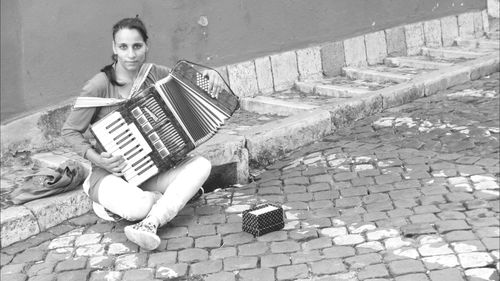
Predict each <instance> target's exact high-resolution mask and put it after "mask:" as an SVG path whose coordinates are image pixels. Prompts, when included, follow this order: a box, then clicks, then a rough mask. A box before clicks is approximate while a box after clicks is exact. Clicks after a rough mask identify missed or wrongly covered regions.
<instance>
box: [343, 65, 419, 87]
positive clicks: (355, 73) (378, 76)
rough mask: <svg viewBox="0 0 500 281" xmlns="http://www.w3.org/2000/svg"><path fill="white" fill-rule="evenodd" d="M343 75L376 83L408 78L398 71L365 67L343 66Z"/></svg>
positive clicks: (397, 81)
mask: <svg viewBox="0 0 500 281" xmlns="http://www.w3.org/2000/svg"><path fill="white" fill-rule="evenodd" d="M343 72H344V74H345V76H347V77H349V78H351V79H360V80H369V81H373V82H377V83H384V82H396V83H402V82H406V81H408V80H410V78H409V77H408V76H407V75H402V74H399V73H391V72H382V71H377V70H372V69H367V68H355V67H344V69H343Z"/></svg>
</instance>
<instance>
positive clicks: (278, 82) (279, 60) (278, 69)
mask: <svg viewBox="0 0 500 281" xmlns="http://www.w3.org/2000/svg"><path fill="white" fill-rule="evenodd" d="M271 67H272V72H273V80H274V89H275V90H276V91H283V90H287V89H290V88H291V87H293V85H294V83H295V81H297V80H298V77H299V72H298V68H297V55H296V54H295V52H294V51H289V52H284V53H281V54H276V55H272V56H271Z"/></svg>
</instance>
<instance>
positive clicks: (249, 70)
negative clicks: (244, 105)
mask: <svg viewBox="0 0 500 281" xmlns="http://www.w3.org/2000/svg"><path fill="white" fill-rule="evenodd" d="M227 72H228V77H229V83H230V85H231V89H232V90H233V92H234V94H235V95H237V96H239V97H253V96H255V95H256V94H257V93H258V91H259V87H258V86H257V74H256V72H255V64H254V62H253V61H246V62H242V63H238V64H232V65H229V66H227Z"/></svg>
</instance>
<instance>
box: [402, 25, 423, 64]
mask: <svg viewBox="0 0 500 281" xmlns="http://www.w3.org/2000/svg"><path fill="white" fill-rule="evenodd" d="M404 29H405V39H406V52H407V54H408V55H409V56H411V55H418V54H420V51H421V50H420V48H422V46H424V45H425V39H424V28H423V24H422V23H421V22H417V23H412V24H407V25H405V26H404Z"/></svg>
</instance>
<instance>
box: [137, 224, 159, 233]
mask: <svg viewBox="0 0 500 281" xmlns="http://www.w3.org/2000/svg"><path fill="white" fill-rule="evenodd" d="M133 227H134V229H137V230H142V231H148V232H152V233H156V226H155V225H154V224H152V223H150V222H140V223H138V224H136V225H134V226H133Z"/></svg>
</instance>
